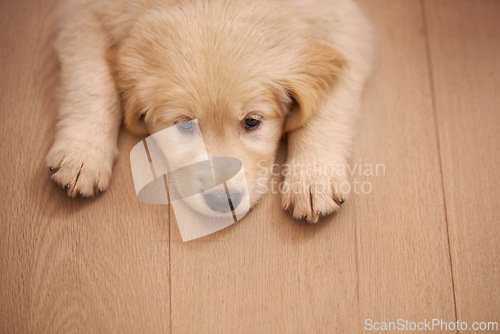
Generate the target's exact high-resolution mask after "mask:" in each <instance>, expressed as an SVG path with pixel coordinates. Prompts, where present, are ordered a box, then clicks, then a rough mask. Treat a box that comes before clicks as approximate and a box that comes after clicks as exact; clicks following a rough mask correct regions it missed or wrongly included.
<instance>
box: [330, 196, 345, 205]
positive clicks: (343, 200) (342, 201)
mask: <svg viewBox="0 0 500 334" xmlns="http://www.w3.org/2000/svg"><path fill="white" fill-rule="evenodd" d="M333 200H334V201H335V203H337V205H338V206H341V205H342V204H344V202H345V199H344V198H343V197H340V199H339V198H337V197H336V196H333Z"/></svg>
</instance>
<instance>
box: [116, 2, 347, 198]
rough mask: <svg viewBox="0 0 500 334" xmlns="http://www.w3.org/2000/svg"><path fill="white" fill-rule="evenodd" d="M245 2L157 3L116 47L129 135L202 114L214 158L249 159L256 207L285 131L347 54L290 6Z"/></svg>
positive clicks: (303, 117) (296, 123)
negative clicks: (320, 36) (315, 31)
mask: <svg viewBox="0 0 500 334" xmlns="http://www.w3.org/2000/svg"><path fill="white" fill-rule="evenodd" d="M248 3H249V4H242V3H240V2H238V1H235V2H223V1H220V2H219V1H212V2H203V1H200V2H197V1H192V2H189V3H186V4H185V5H179V6H175V7H171V8H162V9H160V10H152V11H150V12H148V13H147V14H145V15H144V16H142V17H141V18H140V19H139V20H138V22H137V24H136V25H135V26H134V28H133V29H132V31H131V33H130V35H129V36H128V37H127V38H126V39H125V40H124V41H123V43H121V44H120V45H119V46H118V48H117V52H116V55H115V57H114V60H113V63H114V66H113V67H114V69H115V72H116V78H117V85H118V88H119V90H120V92H121V94H122V98H123V103H124V113H125V124H126V125H127V127H128V128H129V129H130V130H131V131H132V132H134V133H136V134H139V135H146V134H150V133H154V132H157V131H159V130H161V129H164V128H166V127H170V126H173V125H176V124H181V123H183V122H187V121H189V120H192V119H196V120H197V121H198V124H199V127H200V130H201V133H202V135H203V140H204V143H205V145H206V149H207V152H208V154H209V155H211V156H229V157H235V158H238V159H239V160H241V161H242V162H243V166H244V169H245V173H246V178H247V181H248V189H249V194H248V195H249V197H250V202H251V205H252V206H253V205H254V204H255V203H256V202H257V200H258V199H259V198H260V197H261V195H262V194H259V191H258V182H262V180H260V181H259V179H262V178H263V177H265V178H266V181H267V178H268V177H269V173H268V174H267V175H266V176H263V175H262V170H263V168H264V169H266V168H267V170H269V168H270V166H271V165H272V163H273V161H274V157H275V153H276V150H277V147H278V144H279V140H280V138H281V136H282V135H283V134H284V133H286V132H288V131H293V130H296V129H298V128H299V127H301V126H302V125H304V124H305V123H306V121H307V119H308V118H309V117H311V116H312V115H313V114H314V112H315V110H316V109H317V108H318V106H319V105H320V103H322V101H323V100H324V98H325V97H326V96H327V94H328V93H329V92H330V91H331V89H332V86H333V85H334V84H335V82H336V80H337V78H338V77H339V75H340V73H341V70H342V67H343V64H344V61H343V59H342V57H341V56H340V55H339V54H338V52H336V51H335V50H334V49H332V48H330V47H328V46H326V45H324V44H322V43H320V42H319V41H317V40H316V39H314V38H313V37H312V33H311V32H310V31H309V30H308V29H309V28H308V27H307V25H306V24H305V23H304V22H302V21H300V20H299V19H297V15H296V14H295V13H293V12H291V10H287V9H283V8H279V7H278V6H276V5H274V3H273V2H272V1H263V2H260V1H254V2H248ZM184 130H186V131H188V129H184ZM172 149H176V150H179V154H180V155H182V154H189V152H188V151H189V147H188V146H186V147H180V148H172ZM182 152H184V153H182Z"/></svg>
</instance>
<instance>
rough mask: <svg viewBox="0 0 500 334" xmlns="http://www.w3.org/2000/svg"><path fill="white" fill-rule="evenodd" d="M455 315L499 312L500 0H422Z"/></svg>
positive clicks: (493, 317)
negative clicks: (454, 296)
mask: <svg viewBox="0 0 500 334" xmlns="http://www.w3.org/2000/svg"><path fill="white" fill-rule="evenodd" d="M425 8H426V16H427V19H428V27H429V46H430V57H431V60H432V72H433V80H434V90H435V99H436V115H437V121H438V129H439V144H440V147H441V155H442V169H443V175H444V187H445V195H446V209H447V216H448V225H449V232H450V244H451V254H452V263H453V276H454V281H455V294H456V304H457V316H458V319H459V320H461V321H467V322H468V323H469V324H472V322H474V321H497V322H498V321H499V319H500V284H499V282H500V266H499V264H500V243H499V242H498V240H500V224H499V222H500V206H499V205H498V204H499V200H498V193H499V191H500V181H499V178H500V173H499V172H498V166H499V165H500V154H499V153H500V131H499V130H500V109H499V106H500V95H499V94H498V89H499V88H498V87H500V16H499V13H500V2H498V1H482V0H481V1H463V0H458V1H454V0H453V1H451V0H450V1H441V0H440V1H426V2H425Z"/></svg>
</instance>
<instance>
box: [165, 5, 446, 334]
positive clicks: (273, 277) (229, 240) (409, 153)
mask: <svg viewBox="0 0 500 334" xmlns="http://www.w3.org/2000/svg"><path fill="white" fill-rule="evenodd" d="M361 3H362V5H363V7H364V9H365V11H366V13H367V14H368V16H369V17H370V19H371V20H372V21H373V23H374V25H375V27H376V29H377V31H378V34H379V64H378V65H377V71H376V74H375V75H374V77H373V78H372V80H371V82H370V84H369V87H368V90H367V94H366V99H365V107H364V118H363V120H362V122H361V126H360V127H361V129H360V135H359V138H358V145H357V149H356V155H355V157H354V158H353V162H358V161H359V159H362V163H363V164H364V163H369V164H378V163H382V164H385V168H386V175H385V176H379V177H368V176H367V177H364V176H356V178H357V179H358V181H361V182H364V181H366V182H371V184H372V185H373V191H372V193H370V194H369V195H362V194H361V195H356V196H354V198H353V199H351V201H349V202H347V203H346V204H345V207H344V208H343V211H341V212H340V213H339V214H337V215H335V216H333V217H330V218H328V219H325V221H323V222H321V223H319V224H318V225H316V226H312V225H307V224H306V223H304V222H298V221H293V220H292V219H291V218H290V217H289V216H287V215H286V214H285V213H284V212H282V210H281V207H280V204H279V203H280V199H279V195H277V194H275V195H272V194H268V195H267V196H266V197H265V198H264V200H263V202H262V203H260V204H259V206H258V207H257V208H256V209H255V210H253V211H252V212H251V213H250V214H249V215H248V216H247V217H246V218H245V219H244V220H243V221H241V222H239V223H237V224H235V225H233V226H232V227H230V228H228V229H226V230H223V231H221V232H218V233H216V234H213V235H211V236H208V237H205V238H202V239H199V240H195V241H192V242H189V243H181V242H180V235H179V232H178V228H177V226H176V224H175V220H174V219H172V221H171V237H172V241H171V243H172V251H171V270H172V272H171V274H172V283H171V292H172V329H173V332H174V333H177V332H190V333H197V332H204V333H222V332H224V333H233V332H238V333H255V332H266V333H305V332H308V333H360V332H362V331H364V324H365V319H367V318H370V319H373V320H374V321H396V320H397V319H399V318H402V319H407V320H409V321H423V320H424V319H425V318H427V319H431V318H442V319H445V320H447V321H454V320H455V319H454V317H455V315H454V311H455V310H454V302H453V289H452V280H451V270H450V259H449V251H448V242H447V233H446V220H445V212H444V205H443V194H442V184H441V183H442V180H441V175H440V168H439V152H438V146H437V136H436V128H435V123H434V118H433V113H432V99H431V90H430V79H429V72H428V66H427V63H426V49H425V38H424V35H423V18H422V11H421V7H420V4H419V3H418V2H415V1H390V0H384V1H381V0H379V1H371V0H365V1H362V2H361ZM277 181H278V182H279V179H277ZM437 332H446V331H437Z"/></svg>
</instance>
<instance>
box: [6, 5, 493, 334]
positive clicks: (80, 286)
mask: <svg viewBox="0 0 500 334" xmlns="http://www.w3.org/2000/svg"><path fill="white" fill-rule="evenodd" d="M359 2H360V3H361V5H362V7H363V9H364V11H365V12H366V14H367V16H368V17H369V19H370V20H371V21H372V22H373V24H374V26H375V28H376V31H377V36H378V62H377V65H376V71H375V73H374V75H373V77H372V78H371V80H370V82H369V84H368V87H367V90H366V94H365V99H364V107H363V117H362V119H361V120H360V126H359V136H358V138H357V143H356V147H355V151H354V157H353V158H352V160H351V161H352V163H354V164H365V163H368V164H372V165H373V164H383V165H384V167H385V174H384V175H379V176H376V177H375V176H366V175H358V174H356V175H355V176H354V178H355V179H356V180H352V181H357V182H369V184H370V185H371V186H372V191H371V192H370V194H358V195H354V196H352V198H351V199H350V200H349V201H348V202H346V203H345V204H344V207H343V209H342V211H341V212H340V213H338V214H336V215H334V216H331V217H328V218H327V219H324V220H323V221H321V222H320V223H319V224H317V225H309V224H307V223H305V222H301V221H295V220H293V219H291V218H290V217H289V216H288V215H287V214H286V213H284V212H283V211H282V210H281V207H280V198H279V194H268V195H267V196H266V197H265V198H264V200H263V201H262V203H260V204H259V206H258V207H257V208H256V209H255V210H253V211H252V212H250V214H249V215H248V216H247V217H246V218H245V219H244V220H242V221H240V222H238V223H237V224H235V225H233V226H231V227H230V228H227V229H224V230H222V231H220V232H217V233H215V234H213V235H210V236H207V237H204V238H201V239H198V240H195V241H191V242H188V243H182V242H181V239H180V235H179V230H178V227H177V225H176V221H175V217H174V216H173V214H172V213H171V208H169V207H168V206H151V205H145V204H141V203H140V202H139V201H138V200H137V199H136V196H135V192H134V188H133V183H132V178H131V172H130V162H129V156H128V155H129V152H130V149H131V148H132V147H133V145H134V144H135V143H137V142H138V141H139V140H140V138H137V137H133V136H131V135H130V134H127V133H126V131H122V134H121V137H120V144H119V146H120V157H119V159H118V161H117V162H116V164H115V168H114V175H113V179H112V183H111V186H110V188H109V190H108V191H107V192H106V193H105V194H103V195H102V196H99V197H98V198H96V199H93V200H92V199H70V198H68V197H67V196H66V195H65V193H64V191H62V190H61V189H59V188H58V187H57V186H56V185H55V184H54V183H53V182H52V181H51V180H50V172H49V171H48V170H47V168H46V167H45V164H44V158H45V154H46V153H47V150H48V148H49V146H50V144H51V143H52V136H53V129H54V123H55V117H56V104H55V101H54V98H53V92H54V89H55V87H56V85H57V78H58V74H59V70H58V64H57V61H56V57H55V55H54V51H53V49H52V47H51V45H50V40H51V38H52V37H53V34H54V8H55V3H56V0H50V1H43V2H40V1H34V0H22V1H21V0H20V1H10V0H6V1H1V2H0V59H1V62H0V145H1V146H0V148H1V151H0V157H1V162H2V163H1V164H0V175H2V176H1V178H0V189H1V190H2V191H3V194H2V201H1V202H0V333H68V332H76V333H89V332H90V333H96V332H98V333H114V332H116V333H261V332H262V333H363V332H365V331H364V322H365V319H373V320H374V321H395V320H397V319H405V320H409V321H423V320H424V319H426V318H427V319H431V318H438V319H443V320H444V321H455V320H457V319H458V320H460V321H468V322H469V323H472V322H474V321H500V314H499V310H500V304H499V303H500V288H499V284H498V283H499V281H500V275H499V263H500V258H499V257H500V249H499V246H498V245H499V244H498V240H499V237H500V227H499V225H498V222H499V219H498V218H499V217H500V212H499V208H498V204H497V203H498V200H497V199H496V197H497V193H498V190H499V181H498V177H499V176H500V174H499V172H498V170H497V168H496V167H497V166H498V165H500V161H499V159H500V158H499V155H498V152H499V146H500V136H499V131H498V129H499V125H500V113H499V112H498V110H499V109H498V106H499V104H500V101H499V96H498V93H497V90H498V87H499V86H500V82H499V81H500V74H499V66H500V63H499V59H500V43H499V42H500V40H499V39H500V33H499V31H500V29H499V24H498V19H497V18H498V14H497V13H499V12H500V8H499V7H500V4H499V3H498V2H496V1H488V0H477V1H465V0H439V1H437V0H436V1H426V0H424V1H422V2H420V1H399V0H377V1H373V0H360V1H359ZM284 153H285V147H282V148H281V153H280V157H279V159H278V160H279V161H281V162H284V161H285V160H284V159H285V154H284ZM275 180H277V181H280V179H279V178H275ZM358 185H360V184H358ZM365 189H366V188H365ZM380 332H383V331H380ZM435 332H436V333H441V332H443V333H446V331H441V330H437V331H435ZM449 332H450V333H455V332H456V331H449Z"/></svg>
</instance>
